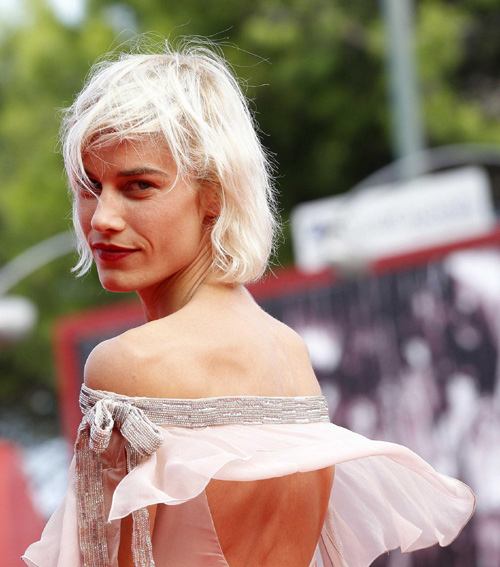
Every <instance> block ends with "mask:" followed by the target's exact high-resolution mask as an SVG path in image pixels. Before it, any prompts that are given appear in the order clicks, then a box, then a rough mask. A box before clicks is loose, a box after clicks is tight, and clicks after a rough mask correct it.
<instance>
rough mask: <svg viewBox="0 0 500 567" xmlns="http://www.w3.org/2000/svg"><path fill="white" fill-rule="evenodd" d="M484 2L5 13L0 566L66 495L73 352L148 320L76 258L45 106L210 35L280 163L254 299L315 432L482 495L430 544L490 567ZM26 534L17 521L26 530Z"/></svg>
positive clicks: (498, 99)
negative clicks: (90, 75)
mask: <svg viewBox="0 0 500 567" xmlns="http://www.w3.org/2000/svg"><path fill="white" fill-rule="evenodd" d="M499 26H500V0H416V1H413V2H411V1H410V0H380V1H378V2H375V1H370V0H368V1H367V0H307V1H305V0H210V2H207V1H206V0H184V1H183V2H173V1H171V0H126V1H123V2H112V1H107V0H86V1H85V0H0V173H1V183H0V556H2V557H3V560H2V561H3V563H2V564H3V565H5V566H6V567H13V566H15V565H19V564H20V563H19V559H18V557H19V555H20V554H21V553H22V551H23V550H24V548H25V547H26V545H28V544H29V543H31V542H32V541H33V540H35V539H38V537H39V535H40V532H41V527H42V526H43V524H44V522H45V520H46V518H47V517H48V515H49V514H50V513H51V512H52V511H53V510H54V507H55V506H56V505H57V503H58V501H59V500H60V498H61V497H62V495H63V493H64V490H65V482H66V476H65V475H66V468H67V465H68V463H69V458H70V455H71V442H72V440H73V438H74V434H75V427H76V426H77V425H78V421H79V413H78V411H79V410H78V407H77V392H78V390H79V386H80V383H81V369H82V365H83V362H84V360H85V356H86V355H87V354H88V352H89V351H90V350H91V348H92V347H93V346H94V345H95V344H97V343H98V342H99V341H100V340H102V339H103V338H106V337H109V336H112V335H113V334H117V333H119V332H121V331H122V330H124V329H126V328H128V327H130V326H133V325H137V324H140V323H141V320H142V314H141V310H140V307H139V306H138V304H137V301H136V300H135V298H134V296H128V297H127V296H124V295H123V294H115V295H113V294H110V293H108V292H106V291H103V290H102V289H101V287H100V285H99V282H98V280H97V277H96V274H95V272H92V274H90V275H88V276H86V277H85V278H84V279H78V280H77V279H75V278H74V276H73V275H72V274H71V273H70V270H71V267H72V266H73V265H74V264H75V255H74V252H73V244H72V237H71V234H70V233H69V232H68V231H69V229H70V226H71V223H70V210H71V205H70V201H69V199H68V196H67V189H66V185H65V179H64V175H63V171H62V159H61V156H60V155H59V153H58V140H57V135H58V126H59V116H58V109H60V108H63V107H65V106H68V105H70V104H71V102H72V100H73V97H74V96H75V94H76V93H77V92H78V91H79V90H80V89H81V87H82V84H83V80H84V78H85V76H86V74H87V72H88V69H89V67H90V65H91V64H92V63H93V62H94V61H95V60H96V59H97V58H98V57H99V56H101V55H102V54H103V53H105V52H108V51H110V50H112V49H118V48H120V46H121V45H122V44H125V43H126V42H128V41H130V40H131V38H133V37H135V35H136V34H138V33H142V32H146V31H148V32H150V31H153V32H155V34H157V35H158V36H163V37H167V36H168V37H169V38H170V39H171V40H175V39H176V38H178V37H180V36H184V35H201V36H209V37H211V38H212V39H213V40H215V41H217V42H219V43H220V45H221V46H222V48H223V50H224V53H225V55H226V57H227V58H228V60H229V61H230V62H231V64H232V65H233V66H234V69H235V72H236V74H237V75H238V76H239V77H240V78H241V79H242V81H243V82H244V84H245V85H246V92H247V94H248V96H249V97H250V99H251V101H252V103H251V104H252V108H253V109H254V110H255V112H256V118H257V120H258V122H259V125H260V128H261V130H262V134H261V135H262V139H263V142H264V144H265V146H266V147H267V148H269V150H270V151H271V152H272V154H273V155H275V156H276V161H277V164H278V169H277V177H278V179H277V181H278V189H279V193H280V206H281V212H282V218H283V227H284V237H285V238H284V240H283V242H282V243H281V246H280V248H279V250H278V254H277V257H276V258H275V259H274V265H273V270H272V272H271V273H270V274H269V275H268V276H267V277H266V278H265V279H264V281H263V282H262V283H260V284H256V285H254V286H252V287H251V291H252V292H253V293H254V296H255V297H256V299H257V300H258V301H259V302H260V303H261V304H262V306H263V307H264V308H265V309H267V310H268V311H269V312H270V313H272V314H273V315H274V316H276V317H278V318H280V319H281V320H283V321H285V322H286V323H288V324H289V325H291V326H292V327H294V328H295V329H296V330H297V331H298V332H300V333H301V334H302V336H303V337H304V339H305V340H306V342H307V343H308V346H309V349H310V352H311V359H312V362H313V365H314V367H315V370H316V372H317V374H318V377H319V378H320V381H321V383H322V387H323V389H324V391H325V395H326V396H327V397H328V400H329V405H330V410H331V417H332V419H333V420H334V421H335V422H336V423H339V424H340V425H345V426H348V427H350V428H351V429H354V430H356V431H359V432H361V433H363V434H365V435H368V436H371V437H377V438H383V439H387V440H393V441H397V442H400V443H403V444H405V445H407V446H409V447H410V448H412V449H414V450H415V451H417V452H419V453H420V454H421V455H422V456H423V457H424V458H426V459H427V460H429V461H430V462H431V463H432V464H433V465H434V466H435V467H436V468H438V470H440V471H442V472H444V473H447V474H452V475H454V476H458V477H460V478H462V479H463V480H464V481H465V482H467V483H469V484H470V485H471V486H472V488H473V489H474V490H475V491H476V494H477V498H478V501H477V511H476V514H475V516H474V518H473V521H472V522H471V523H470V524H469V526H468V527H467V528H466V530H465V531H464V533H463V534H462V536H461V537H460V538H459V539H458V540H457V541H456V542H455V543H454V544H453V545H452V546H451V547H450V548H447V549H445V550H441V549H434V548H432V549H430V550H424V551H422V552H419V553H417V554H412V555H410V556H404V555H401V554H398V553H391V554H389V555H387V556H385V557H381V558H380V559H379V560H377V562H376V565H377V566H378V567H382V566H387V567H423V566H425V567H437V566H440V567H475V566H477V567H498V566H499V565H500V482H498V479H500V388H499V383H500V379H499V375H500V371H499V364H498V362H499V357H498V352H499V350H500V324H499V321H500V228H499V226H498V214H499V211H500V34H499V33H498V29H499ZM21 526H22V528H21Z"/></svg>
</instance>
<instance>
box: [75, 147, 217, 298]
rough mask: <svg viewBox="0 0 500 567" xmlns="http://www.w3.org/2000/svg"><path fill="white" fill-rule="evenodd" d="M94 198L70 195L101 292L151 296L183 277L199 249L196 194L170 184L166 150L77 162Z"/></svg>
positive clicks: (105, 151)
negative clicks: (149, 292)
mask: <svg viewBox="0 0 500 567" xmlns="http://www.w3.org/2000/svg"><path fill="white" fill-rule="evenodd" d="M83 163H84V166H85V170H86V172H87V175H88V177H89V178H90V179H91V181H92V183H93V185H94V187H95V194H96V195H93V194H92V193H91V192H89V191H87V190H85V189H82V190H80V191H79V192H78V194H77V195H76V199H77V214H78V219H79V221H80V223H81V226H82V229H83V232H84V234H85V238H86V239H87V242H88V244H89V246H90V248H91V250H92V254H93V257H94V260H95V262H96V265H97V271H98V273H99V279H100V280H101V283H102V285H103V286H104V287H105V288H106V289H108V290H110V291H121V292H128V291H141V290H147V289H154V288H155V287H156V286H158V285H161V284H162V283H163V282H166V281H168V280H169V279H170V278H171V277H172V276H174V275H175V274H178V273H179V272H182V271H183V270H185V269H188V268H189V266H190V265H191V264H192V263H193V262H194V261H195V259H196V258H197V256H198V254H200V249H201V245H202V236H203V233H204V223H203V221H204V218H205V216H206V214H207V212H206V210H205V208H204V207H203V206H202V204H201V200H202V199H200V196H201V193H200V191H197V190H195V189H194V188H191V187H189V186H188V185H186V183H185V182H183V181H182V180H181V179H176V173H177V169H176V166H175V164H174V162H173V160H172V158H171V156H170V153H169V151H168V148H167V147H166V145H159V144H155V143H154V142H153V141H152V140H146V139H145V140H143V141H137V140H128V141H123V142H121V143H117V144H115V145H111V146H108V147H104V148H98V149H96V150H93V151H89V152H88V153H86V154H84V155H83Z"/></svg>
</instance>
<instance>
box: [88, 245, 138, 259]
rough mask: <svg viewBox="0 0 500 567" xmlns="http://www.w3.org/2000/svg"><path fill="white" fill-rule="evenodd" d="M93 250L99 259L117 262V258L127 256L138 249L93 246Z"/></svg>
mask: <svg viewBox="0 0 500 567" xmlns="http://www.w3.org/2000/svg"><path fill="white" fill-rule="evenodd" d="M94 250H95V252H96V254H97V256H98V257H99V259H100V260H103V261H104V262H118V261H119V260H123V259H124V258H128V257H129V256H131V255H132V254H134V252H137V251H138V250H137V249H131V248H115V247H109V248H107V247H103V248H101V247H94Z"/></svg>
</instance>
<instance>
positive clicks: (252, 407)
mask: <svg viewBox="0 0 500 567" xmlns="http://www.w3.org/2000/svg"><path fill="white" fill-rule="evenodd" d="M80 405H81V408H82V412H83V414H84V417H83V421H82V424H81V426H80V428H79V432H78V439H77V442H76V445H75V457H74V459H73V462H72V465H71V470H70V482H69V487H68V491H67V494H66V497H65V499H64V500H63V502H62V503H61V505H60V506H59V508H58V509H57V510H56V512H55V513H54V514H53V516H52V517H51V519H50V520H49V522H48V524H47V526H46V528H45V530H44V532H43V535H42V538H41V540H40V541H39V542H37V543H34V544H33V545H31V546H30V547H29V548H28V549H27V551H26V552H25V555H24V556H23V560H24V562H25V563H26V565H28V566H29V567H112V566H116V565H117V564H118V559H117V557H118V546H119V537H120V534H119V530H120V519H121V518H124V517H125V516H128V515H129V514H132V516H133V536H132V537H133V549H134V564H135V565H136V567H153V566H156V567H231V566H229V564H228V563H227V561H226V559H225V557H224V554H223V552H222V550H221V546H220V544H219V540H218V538H217V533H216V530H215V527H214V523H213V521H212V517H211V514H210V508H209V506H208V502H207V498H206V494H205V488H206V486H207V484H208V483H209V482H210V481H211V480H212V479H218V480H222V481H253V480H262V479H269V478H275V477H281V476H284V475H289V474H293V473H298V472H309V471H315V470H319V469H322V468H325V467H330V466H332V465H335V480H334V483H333V487H332V490H331V495H330V501H329V505H328V511H327V515H326V519H325V522H324V526H323V530H322V532H321V536H320V538H319V541H318V545H317V548H316V552H315V554H314V557H312V558H311V566H317V567H321V566H324V567H367V566H368V565H370V564H371V563H372V561H373V560H374V559H375V558H376V557H377V556H379V555H381V554H382V553H384V552H386V551H388V550H391V549H396V548H398V547H400V548H401V549H402V551H414V550H416V549H420V548H424V547H428V546H430V545H433V544H435V543H439V544H440V545H448V544H449V543H451V542H452V541H453V540H454V539H455V538H456V537H457V535H458V534H459V533H460V531H461V530H462V528H463V526H464V525H465V524H466V523H467V521H468V519H469V518H470V517H471V515H472V513H473V510H474V495H473V493H472V491H471V490H470V489H469V488H468V487H467V486H466V485H465V484H463V483H462V482H460V481H458V480H455V479H453V478H449V477H447V476H444V475H442V474H439V473H438V472H436V471H435V470H434V469H433V468H432V467H431V466H430V465H429V464H428V463H426V462H425V461H424V460H422V459H421V458H420V457H418V456H417V455H416V454H415V453H413V452H412V451H410V450H409V449H407V448H405V447H402V446H400V445H397V444H394V443H388V442H383V441H372V440H369V439H367V438H365V437H363V436H361V435H358V434H356V433H353V432H352V431H349V430H347V429H344V428H342V427H339V426H337V425H334V424H333V423H331V422H330V420H329V416H328V408H327V404H326V400H325V398H323V397H321V396H311V397H258V396H257V397H248V396H244V397H218V398H205V399H193V400H191V399H189V400H188V399H159V398H140V397H134V398H131V397H126V396H122V395H118V394H114V393H111V392H105V391H97V390H91V389H90V388H88V387H86V386H85V385H84V386H83V387H82V391H81V396H80ZM155 504H164V505H166V507H165V508H164V507H162V509H163V510H166V513H163V514H161V515H159V516H157V518H156V520H155V525H154V530H153V533H152V535H151V534H150V529H149V517H148V510H147V508H146V507H148V506H151V505H155ZM304 567H307V566H306V565H305V566H304Z"/></svg>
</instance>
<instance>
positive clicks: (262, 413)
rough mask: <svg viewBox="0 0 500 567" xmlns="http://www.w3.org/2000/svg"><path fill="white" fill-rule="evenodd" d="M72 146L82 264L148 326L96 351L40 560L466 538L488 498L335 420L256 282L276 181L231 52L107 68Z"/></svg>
mask: <svg viewBox="0 0 500 567" xmlns="http://www.w3.org/2000/svg"><path fill="white" fill-rule="evenodd" d="M62 140H63V153H64V160H65V166H66V171H67V174H68V179H69V185H70V188H71V191H72V195H73V199H74V223H75V228H76V233H77V236H78V242H79V251H80V262H79V264H78V266H77V268H78V270H79V271H80V273H84V272H86V271H87V270H88V269H89V268H90V266H91V264H92V262H95V264H96V266H97V270H98V274H99V278H100V281H101V283H102V285H103V286H104V287H105V288H106V289H108V290H111V291H116V292H130V291H136V292H137V293H138V295H139V297H140V299H141V301H142V303H143V305H144V311H145V313H146V317H147V323H146V324H144V325H142V326H141V327H138V328H136V329H132V330H130V331H128V332H126V333H124V334H123V335H120V336H118V337H116V338H114V339H111V340H109V341H105V342H103V343H102V344H100V345H99V346H98V347H97V348H96V349H95V350H94V351H93V352H92V353H91V355H90V357H89V359H88V361H87V364H86V368H85V385H84V386H83V387H82V394H81V399H80V403H81V407H82V412H83V420H82V424H81V427H80V429H79V433H78V440H77V443H76V446H75V459H74V462H73V465H72V469H71V475H70V485H69V488H68V493H67V496H66V498H65V500H64V501H63V503H62V504H61V506H60V507H59V509H58V510H57V511H56V512H55V514H54V516H53V517H52V518H51V520H50V521H49V523H48V525H47V527H46V529H45V532H44V534H43V536H42V539H41V541H40V542H38V543H36V544H34V545H32V546H31V547H30V548H29V549H28V550H27V551H26V554H25V556H24V557H23V560H24V562H25V563H26V564H27V565H29V566H30V567H56V566H57V567H80V566H85V567H109V566H119V567H128V566H135V567H146V566H147V567H152V566H154V565H156V566H157V567H309V566H313V565H318V566H319V565H325V566H333V565H334V566H335V567H341V566H347V567H364V566H368V565H369V564H370V563H371V562H372V561H373V560H374V559H375V558H376V557H377V556H378V555H380V554H381V553H384V552H385V551H387V550H388V549H392V548H397V547H401V548H402V549H403V551H412V550H414V549H418V548H421V547H426V546H429V545H432V544H434V543H436V542H439V543H440V544H441V545H447V544H448V543H450V542H451V541H452V540H453V539H454V538H455V537H456V536H457V534H458V533H459V532H460V530H461V529H462V527H463V525H464V524H465V523H466V522H467V520H468V518H469V517H470V515H471V514H472V510H473V506H474V497H473V495H472V493H471V491H470V490H469V489H468V488H467V487H466V486H465V485H463V484H461V483H460V482H458V481H455V480H454V479H450V478H448V477H445V476H442V475H439V474H438V473H436V472H435V471H434V470H433V469H432V468H431V467H430V466H429V465H428V464H426V463H425V462H424V461H422V460H421V459H420V458H419V457H417V456H416V455H415V454H413V453H412V452H411V451H409V450H408V449H406V448H404V447H401V446H398V445H394V444H390V443H384V442H376V441H370V440H368V439H366V438H364V437H361V436H359V435H356V434H354V433H352V432H350V431H347V430H344V429H342V428H340V427H337V426H335V425H333V424H331V423H330V422H329V419H328V409H327V407H326V401H325V399H324V398H323V397H322V395H321V391H320V388H319V385H318V382H317V380H316V378H315V376H314V373H313V370H312V368H311V365H310V362H309V356H308V352H307V348H306V347H305V345H304V343H303V342H302V340H301V339H300V337H299V336H298V335H297V334H296V333H295V332H294V331H292V330H291V329H289V328H288V327H286V326H285V325H283V324H282V323H280V322H278V321H276V320H275V319H273V318H271V317H270V316H269V315H267V314H266V313H265V312H263V311H262V310H261V309H260V308H259V306H258V305H257V304H256V303H255V302H254V300H253V299H252V297H251V296H250V294H249V293H248V292H247V291H246V289H245V287H244V284H245V283H248V282H251V281H255V280H257V279H258V278H259V277H260V276H261V275H262V273H263V272H264V270H265V269H266V265H267V261H268V258H269V255H270V253H271V251H272V247H273V237H274V234H275V231H276V226H277V224H276V219H275V210H276V209H275V201H274V191H273V186H272V181H271V176H270V166H269V162H268V159H267V157H266V153H265V151H264V150H263V148H262V146H261V144H260V142H259V138H258V136H257V134H256V126H255V123H254V120H253V117H252V114H251V113H250V111H249V108H248V104H247V101H246V100H245V97H244V96H243V94H242V91H241V89H240V87H239V84H238V82H237V80H236V79H235V78H234V76H233V75H232V73H231V71H230V69H229V68H228V65H227V64H226V62H225V61H224V59H223V58H222V57H221V56H220V54H219V53H218V52H217V49H216V48H214V47H210V46H209V47H207V46H206V45H205V46H203V45H202V46H195V45H192V44H189V43H188V44H186V46H185V47H184V48H183V49H181V50H179V51H174V50H172V49H170V48H169V47H168V46H167V47H166V49H165V51H164V52H163V53H159V54H150V53H142V54H141V53H135V54H128V55H122V56H120V57H119V58H118V59H116V58H115V59H111V60H109V61H104V62H101V63H99V64H98V65H96V66H95V68H94V69H93V71H92V73H91V75H90V78H89V80H88V82H87V84H86V85H85V87H84V88H83V90H82V92H81V93H80V94H79V95H78V97H77V99H76V101H75V103H74V104H73V105H72V106H71V108H69V109H68V111H67V113H66V116H65V119H64V124H63V128H62Z"/></svg>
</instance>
